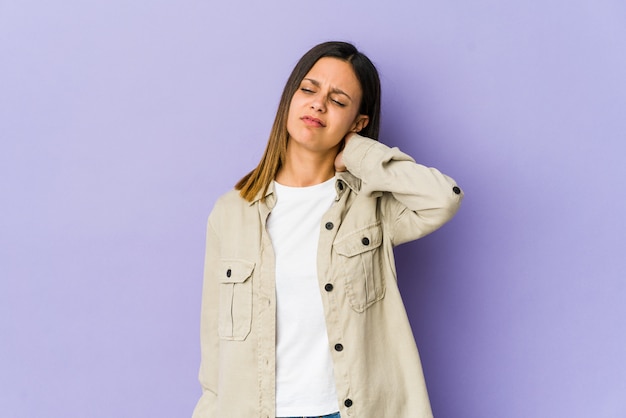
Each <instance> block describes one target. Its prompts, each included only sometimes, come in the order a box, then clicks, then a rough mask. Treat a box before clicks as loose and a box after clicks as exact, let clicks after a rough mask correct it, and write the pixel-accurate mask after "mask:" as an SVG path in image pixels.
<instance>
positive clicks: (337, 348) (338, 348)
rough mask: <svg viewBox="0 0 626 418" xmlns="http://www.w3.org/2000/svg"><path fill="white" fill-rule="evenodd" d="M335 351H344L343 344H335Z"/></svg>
mask: <svg viewBox="0 0 626 418" xmlns="http://www.w3.org/2000/svg"><path fill="white" fill-rule="evenodd" d="M335 351H343V345H341V344H335Z"/></svg>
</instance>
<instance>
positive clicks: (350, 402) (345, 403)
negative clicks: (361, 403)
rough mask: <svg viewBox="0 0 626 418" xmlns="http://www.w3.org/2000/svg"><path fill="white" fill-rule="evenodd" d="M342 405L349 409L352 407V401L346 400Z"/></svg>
mask: <svg viewBox="0 0 626 418" xmlns="http://www.w3.org/2000/svg"><path fill="white" fill-rule="evenodd" d="M343 404H344V405H345V406H346V407H347V408H350V407H351V406H352V399H346V400H345V401H343Z"/></svg>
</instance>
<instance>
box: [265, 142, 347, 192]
mask: <svg viewBox="0 0 626 418" xmlns="http://www.w3.org/2000/svg"><path fill="white" fill-rule="evenodd" d="M336 155H337V152H335V151H331V152H327V153H324V154H318V153H307V152H296V151H295V150H294V147H290V146H289V143H287V153H286V158H285V164H283V166H282V167H281V168H280V170H279V171H278V173H277V174H276V179H275V180H276V181H277V182H278V183H280V184H282V185H284V186H291V187H307V186H314V185H316V184H320V183H323V182H325V181H326V180H329V179H330V178H332V177H333V176H334V175H335V157H336Z"/></svg>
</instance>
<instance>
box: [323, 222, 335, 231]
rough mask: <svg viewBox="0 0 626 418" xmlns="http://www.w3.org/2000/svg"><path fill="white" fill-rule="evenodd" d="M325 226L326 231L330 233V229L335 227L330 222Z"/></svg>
mask: <svg viewBox="0 0 626 418" xmlns="http://www.w3.org/2000/svg"><path fill="white" fill-rule="evenodd" d="M325 226H326V229H328V230H329V231H330V230H331V229H333V227H334V226H335V225H333V223H332V222H326V225H325Z"/></svg>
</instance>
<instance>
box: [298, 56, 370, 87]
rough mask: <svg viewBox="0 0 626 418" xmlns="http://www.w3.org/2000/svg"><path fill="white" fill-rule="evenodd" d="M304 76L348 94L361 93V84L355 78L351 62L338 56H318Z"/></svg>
mask: <svg viewBox="0 0 626 418" xmlns="http://www.w3.org/2000/svg"><path fill="white" fill-rule="evenodd" d="M304 78H308V79H311V80H315V81H317V82H318V83H320V84H321V85H324V86H328V87H332V88H338V89H341V90H343V91H345V92H346V93H348V94H350V93H352V94H355V95H356V94H360V93H361V84H360V83H359V80H358V79H357V78H356V74H355V73H354V70H353V69H352V64H350V63H349V62H346V61H343V60H341V59H338V58H332V57H324V58H320V59H319V60H318V61H317V62H316V63H315V65H313V67H311V70H309V72H308V73H307V75H306V76H304Z"/></svg>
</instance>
